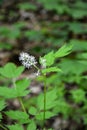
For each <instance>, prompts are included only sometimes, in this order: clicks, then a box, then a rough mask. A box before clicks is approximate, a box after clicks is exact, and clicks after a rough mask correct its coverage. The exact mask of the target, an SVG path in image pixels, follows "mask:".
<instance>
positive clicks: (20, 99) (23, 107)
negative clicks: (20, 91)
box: [19, 97, 27, 113]
mask: <svg viewBox="0 0 87 130" xmlns="http://www.w3.org/2000/svg"><path fill="white" fill-rule="evenodd" d="M19 101H20V104H21V107H22V109H23V111H24V112H25V113H27V112H26V109H25V106H24V104H23V101H22V98H21V97H19Z"/></svg>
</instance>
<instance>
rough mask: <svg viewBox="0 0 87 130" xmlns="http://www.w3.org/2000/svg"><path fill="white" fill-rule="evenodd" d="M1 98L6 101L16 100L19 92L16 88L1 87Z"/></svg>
mask: <svg viewBox="0 0 87 130" xmlns="http://www.w3.org/2000/svg"><path fill="white" fill-rule="evenodd" d="M0 96H1V97H4V98H6V99H8V98H15V97H17V92H16V91H15V89H14V88H7V87H5V86H3V87H1V86H0Z"/></svg>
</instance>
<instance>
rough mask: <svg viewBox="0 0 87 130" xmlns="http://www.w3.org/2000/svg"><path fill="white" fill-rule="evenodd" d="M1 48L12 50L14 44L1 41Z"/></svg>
mask: <svg viewBox="0 0 87 130" xmlns="http://www.w3.org/2000/svg"><path fill="white" fill-rule="evenodd" d="M0 49H6V50H11V49H12V45H11V44H9V43H4V42H0Z"/></svg>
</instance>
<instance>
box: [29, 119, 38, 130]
mask: <svg viewBox="0 0 87 130" xmlns="http://www.w3.org/2000/svg"><path fill="white" fill-rule="evenodd" d="M27 130H36V124H35V122H34V121H31V123H30V124H29V125H28V127H27Z"/></svg>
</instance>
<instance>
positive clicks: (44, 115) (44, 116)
mask: <svg viewBox="0 0 87 130" xmlns="http://www.w3.org/2000/svg"><path fill="white" fill-rule="evenodd" d="M34 67H35V68H36V69H37V70H39V71H40V72H41V70H40V69H39V68H38V67H37V66H36V65H34ZM41 74H42V75H43V76H44V79H45V80H44V114H43V121H44V126H45V118H46V75H44V74H43V73H42V72H41ZM44 129H45V128H44Z"/></svg>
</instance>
